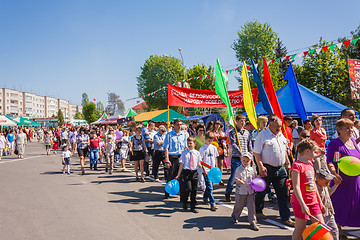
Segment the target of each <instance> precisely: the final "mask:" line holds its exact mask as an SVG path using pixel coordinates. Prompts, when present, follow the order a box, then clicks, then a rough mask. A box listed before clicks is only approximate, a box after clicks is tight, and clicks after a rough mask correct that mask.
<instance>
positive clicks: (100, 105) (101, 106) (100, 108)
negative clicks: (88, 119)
mask: <svg viewBox="0 0 360 240" xmlns="http://www.w3.org/2000/svg"><path fill="white" fill-rule="evenodd" d="M96 110H97V111H98V112H100V113H103V112H104V111H105V108H104V104H103V103H102V102H97V103H96Z"/></svg>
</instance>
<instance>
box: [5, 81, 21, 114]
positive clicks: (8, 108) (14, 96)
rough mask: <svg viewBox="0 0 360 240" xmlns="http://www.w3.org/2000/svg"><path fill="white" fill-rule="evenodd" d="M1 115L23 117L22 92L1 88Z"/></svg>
mask: <svg viewBox="0 0 360 240" xmlns="http://www.w3.org/2000/svg"><path fill="white" fill-rule="evenodd" d="M1 102H2V106H1V109H2V114H14V115H18V116H23V115H24V114H23V95H22V92H19V91H16V90H12V89H8V88H3V89H2V99H1Z"/></svg>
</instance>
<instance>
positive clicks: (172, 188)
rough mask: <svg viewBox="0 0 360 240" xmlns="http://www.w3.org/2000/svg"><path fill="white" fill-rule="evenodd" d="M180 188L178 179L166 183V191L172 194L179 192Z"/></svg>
mask: <svg viewBox="0 0 360 240" xmlns="http://www.w3.org/2000/svg"><path fill="white" fill-rule="evenodd" d="M179 190H180V185H179V181H178V180H176V179H173V180H171V181H169V182H167V183H166V185H165V191H166V192H167V193H168V194H170V195H176V194H178V193H179Z"/></svg>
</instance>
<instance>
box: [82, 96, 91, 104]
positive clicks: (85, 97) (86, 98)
mask: <svg viewBox="0 0 360 240" xmlns="http://www.w3.org/2000/svg"><path fill="white" fill-rule="evenodd" d="M89 102H90V100H89V96H88V95H87V93H83V94H82V100H81V105H82V106H85V104H87V103H89Z"/></svg>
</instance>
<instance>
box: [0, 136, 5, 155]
mask: <svg viewBox="0 0 360 240" xmlns="http://www.w3.org/2000/svg"><path fill="white" fill-rule="evenodd" d="M5 143H6V139H5V137H4V135H1V137H0V149H4V148H5ZM0 154H1V153H0Z"/></svg>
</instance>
